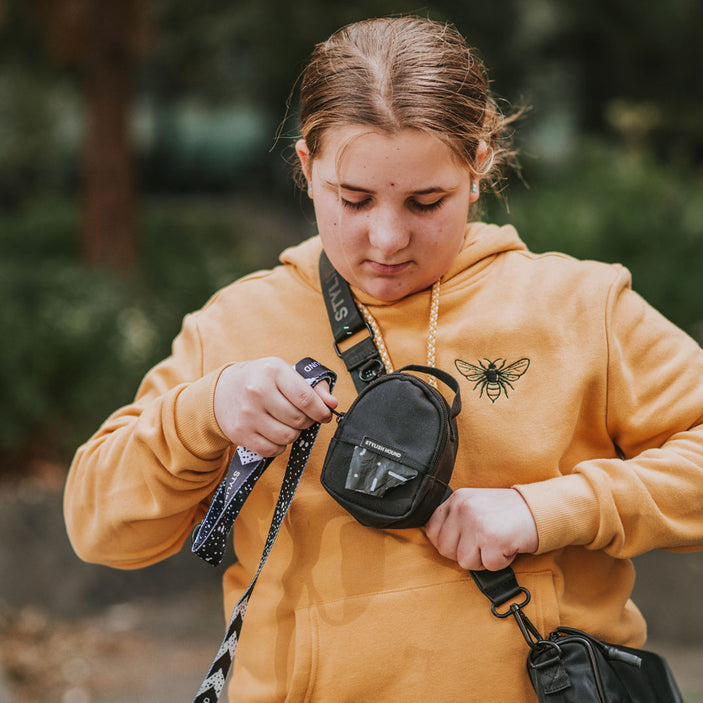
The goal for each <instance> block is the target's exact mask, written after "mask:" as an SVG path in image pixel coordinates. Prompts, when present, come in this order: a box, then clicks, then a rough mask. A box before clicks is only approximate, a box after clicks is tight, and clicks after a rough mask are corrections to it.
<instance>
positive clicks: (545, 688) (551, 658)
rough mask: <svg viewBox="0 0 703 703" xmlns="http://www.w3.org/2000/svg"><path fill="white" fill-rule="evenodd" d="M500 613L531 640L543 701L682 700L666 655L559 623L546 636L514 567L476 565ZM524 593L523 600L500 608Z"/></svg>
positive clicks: (530, 659) (531, 664)
mask: <svg viewBox="0 0 703 703" xmlns="http://www.w3.org/2000/svg"><path fill="white" fill-rule="evenodd" d="M471 575H472V576H473V578H474V581H476V583H477V584H478V586H479V588H480V589H481V591H483V593H484V594H485V595H486V596H487V597H488V598H489V600H490V601H491V603H492V606H491V610H492V612H493V614H494V615H495V616H496V617H498V618H507V617H509V616H511V615H512V616H514V618H515V620H516V621H517V623H518V625H519V627H520V630H521V632H522V634H523V637H524V638H525V640H526V641H527V643H528V645H529V646H530V651H529V653H528V655H527V671H528V674H529V676H530V681H531V682H532V686H533V688H534V689H535V693H536V694H537V698H538V699H539V701H540V703H683V698H682V697H681V692H680V691H679V689H678V686H677V685H676V681H675V680H674V676H673V674H672V673H671V670H670V669H669V666H668V664H667V663H666V661H665V659H664V658H663V657H661V656H660V655H658V654H655V653H654V652H648V651H647V650H644V649H635V648H633V647H625V646H623V645H617V644H610V643H609V642H603V641H602V640H599V639H597V638H595V637H593V636H592V635H589V634H587V633H585V632H582V631H581V630H575V629H572V628H568V627H559V628H557V629H556V630H555V631H554V632H552V633H551V634H550V635H549V637H548V638H546V639H545V638H543V637H542V636H541V635H540V633H539V632H538V630H537V629H536V628H535V626H534V625H533V624H532V622H531V621H530V620H529V619H528V617H527V616H526V615H525V613H524V612H523V610H522V609H523V607H524V606H525V605H527V603H529V601H530V593H529V591H528V590H527V589H525V588H523V587H521V586H519V585H518V583H517V580H516V579H515V574H514V573H513V570H512V569H511V568H509V567H508V568H507V569H503V570H502V571H496V572H491V571H472V572H471ZM516 598H520V599H521V602H519V603H515V602H513V603H511V605H510V606H509V607H508V608H507V609H504V610H503V611H502V612H501V611H499V608H500V607H501V606H504V605H506V604H507V603H508V602H510V601H511V600H512V601H514V600H515V599H516Z"/></svg>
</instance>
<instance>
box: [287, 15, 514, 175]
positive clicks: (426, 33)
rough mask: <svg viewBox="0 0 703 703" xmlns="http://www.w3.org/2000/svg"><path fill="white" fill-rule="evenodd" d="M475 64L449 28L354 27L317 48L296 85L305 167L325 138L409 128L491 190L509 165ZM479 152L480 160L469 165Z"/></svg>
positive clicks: (419, 23) (405, 21) (396, 22)
mask: <svg viewBox="0 0 703 703" xmlns="http://www.w3.org/2000/svg"><path fill="white" fill-rule="evenodd" d="M516 116H517V115H513V116H508V117H506V116H504V115H503V114H502V113H501V111H500V109H499V108H498V105H497V103H496V100H495V99H494V98H493V97H492V96H491V94H490V90H489V85H488V79H487V76H486V71H485V67H484V64H483V62H482V61H481V59H480V58H479V56H478V55H477V52H476V51H475V50H474V49H472V48H471V47H469V46H468V45H467V43H466V41H465V39H464V38H463V37H462V36H461V34H460V33H459V32H458V31H457V30H456V29H455V28H454V27H452V26H450V25H446V24H441V23H439V22H435V21H432V20H429V19H424V18H420V17H392V18H382V19H371V20H365V21H362V22H356V23H354V24H351V25H349V26H347V27H344V28H342V29H340V30H339V31H337V32H336V33H335V34H333V35H332V36H331V37H330V38H329V39H328V40H327V41H324V42H322V43H320V44H318V45H317V46H316V47H315V49H314V51H313V53H312V55H311V57H310V60H309V63H308V65H307V68H306V69H305V70H304V71H303V74H302V76H301V83H300V122H301V131H302V136H303V138H304V139H305V143H306V145H307V147H308V150H309V152H310V156H311V159H314V158H315V156H316V155H318V154H319V153H320V149H321V147H322V141H323V138H324V134H325V131H326V130H327V129H329V128H330V127H337V126H344V125H352V124H358V125H368V126H370V127H372V128H374V129H377V130H380V131H382V132H385V133H388V134H394V133H396V132H398V131H399V130H401V129H406V128H415V129H420V130H423V131H425V132H428V133H430V134H432V135H433V136H435V137H437V138H439V139H441V140H442V141H444V142H445V143H446V144H447V145H448V146H449V147H450V148H451V149H452V150H453V151H454V153H455V154H456V155H457V156H458V157H459V159H460V160H461V161H462V162H463V163H464V164H465V165H466V166H467V168H468V169H469V170H470V171H471V173H472V174H473V175H474V176H476V177H479V178H482V179H484V180H485V182H486V183H488V185H489V186H492V187H494V188H496V186H497V184H498V183H499V182H500V181H501V180H502V177H503V167H504V166H506V165H516V159H515V156H516V153H515V151H513V150H512V148H511V145H510V134H509V130H508V129H507V126H508V124H509V123H510V122H512V121H513V120H514V119H515V117H516ZM481 144H485V147H486V157H485V158H484V159H483V160H482V161H481V163H477V158H476V156H477V151H478V149H479V146H480V145H481Z"/></svg>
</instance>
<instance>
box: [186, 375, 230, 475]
mask: <svg viewBox="0 0 703 703" xmlns="http://www.w3.org/2000/svg"><path fill="white" fill-rule="evenodd" d="M227 366H230V364H227V365H226V366H223V367H222V368H220V369H218V370H217V371H212V372H211V373H209V374H206V375H205V376H203V377H202V378H200V379H198V380H197V381H194V382H193V383H189V384H188V385H186V386H184V387H183V389H182V390H181V392H180V393H179V394H178V398H177V399H176V408H175V426H176V432H177V434H178V437H179V439H180V441H181V443H182V444H183V446H184V447H185V448H186V449H187V450H188V451H189V452H190V453H191V454H193V455H195V456H196V457H198V458H199V459H202V460H204V461H211V460H213V459H217V458H219V457H220V456H221V455H222V452H223V451H224V450H225V449H226V448H227V447H228V446H229V445H230V444H231V443H232V442H231V441H230V440H229V438H228V437H227V436H226V435H225V434H224V433H223V432H222V430H221V429H220V426H219V424H218V423H217V419H216V418H215V387H216V386H217V381H218V380H219V378H220V375H221V374H222V372H223V371H224V370H225V369H226V368H227Z"/></svg>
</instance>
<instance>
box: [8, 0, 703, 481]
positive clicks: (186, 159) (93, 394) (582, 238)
mask: <svg viewBox="0 0 703 703" xmlns="http://www.w3.org/2000/svg"><path fill="white" fill-rule="evenodd" d="M110 1H114V0H110ZM68 6H70V3H68V4H67V7H68ZM41 7H43V6H42V5H41V3H40V2H39V0H0V301H2V303H1V305H0V330H1V331H2V342H0V473H2V472H4V471H7V470H8V469H10V468H12V467H13V466H14V465H17V466H21V465H22V462H23V461H24V459H26V457H27V456H29V455H48V456H53V457H58V458H59V459H61V460H66V459H68V458H69V457H70V454H71V453H72V451H73V449H74V448H75V446H76V445H77V444H78V443H79V442H80V441H82V440H83V439H85V438H86V437H87V436H88V435H89V434H90V433H91V432H92V431H94V430H95V429H96V427H97V425H98V424H99V422H101V421H102V420H103V419H104V418H105V417H106V415H107V414H108V413H109V412H110V411H112V410H113V409H115V408H116V407H118V406H119V405H120V404H121V403H123V402H126V401H128V400H129V399H130V398H131V397H132V396H133V395H134V392H135V391H136V388H137V385H138V383H139V380H140V378H141V377H142V375H143V373H144V372H145V371H146V370H147V369H148V368H149V367H150V366H151V365H152V364H154V363H155V362H157V361H158V360H159V359H161V358H163V356H164V355H166V354H168V351H169V345H170V342H171V340H172V338H173V336H174V335H175V334H176V333H177V331H178V329H179V326H180V324H181V320H182V317H183V315H184V314H185V313H187V312H188V311H190V310H193V309H195V308H198V307H199V306H201V305H202V304H203V303H204V302H205V301H206V300H207V298H208V297H209V296H210V295H211V294H212V293H213V292H214V291H215V290H216V289H217V288H219V287H220V286H222V285H224V284H226V283H227V282H228V281H230V280H233V279H235V278H237V277H238V276H240V275H242V274H243V273H246V272H248V271H250V270H252V269H256V268H259V267H263V266H270V265H272V264H273V263H274V262H275V260H276V253H277V252H278V251H280V249H282V248H283V247H284V246H286V245H288V244H292V243H294V242H295V241H298V240H300V239H301V238H302V237H304V236H306V235H307V234H309V233H310V232H311V231H312V225H311V224H310V213H309V209H308V204H307V202H306V199H305V198H303V197H297V196H295V195H294V194H293V189H292V186H291V179H290V168H289V166H288V165H287V164H286V159H285V157H286V156H288V155H290V145H291V137H293V136H294V135H295V134H296V132H297V125H296V124H295V118H294V116H295V100H294V99H293V101H292V104H291V105H290V111H288V112H287V107H286V100H287V99H288V96H289V91H290V89H291V86H292V85H293V84H294V82H295V80H296V78H297V76H298V74H299V72H300V70H301V68H302V66H303V64H304V61H305V58H306V56H307V55H308V54H309V52H310V50H311V48H312V46H313V45H314V44H315V43H316V42H318V41H321V40H323V39H325V38H326V37H327V36H328V35H329V33H330V32H332V31H333V30H334V29H336V28H338V27H339V26H341V25H343V24H346V23H348V22H353V21H356V20H359V19H362V18H365V17H372V16H379V15H384V14H389V13H402V12H417V13H420V14H426V15H429V16H431V17H434V18H436V19H447V20H450V21H452V22H454V23H455V24H456V25H457V26H458V27H459V29H460V30H461V31H462V32H464V33H465V34H466V35H467V37H468V38H469V41H470V42H473V43H475V44H476V45H477V46H478V47H479V48H480V50H481V53H482V55H483V56H484V58H485V59H486V63H487V65H488V67H489V69H490V72H491V75H492V77H493V79H494V87H495V89H496V92H497V93H498V94H499V95H505V96H509V97H510V98H511V100H512V101H513V102H516V103H524V104H528V105H532V106H534V107H533V109H532V110H531V111H529V112H528V113H527V115H526V117H525V118H524V119H523V121H522V124H521V125H520V126H519V130H518V135H519V136H520V141H519V143H520V145H521V146H522V150H523V159H522V161H523V167H524V183H523V182H522V181H521V180H520V179H518V178H515V179H513V182H512V184H511V187H510V188H509V190H508V192H507V203H508V205H509V210H507V211H506V208H505V204H504V202H503V201H501V200H500V199H495V200H491V199H490V198H487V199H486V201H487V206H486V212H485V217H486V218H487V219H490V220H493V221H497V222H512V223H514V224H515V225H516V226H517V227H518V230H519V231H520V233H521V234H522V236H523V237H524V239H525V240H526V241H527V243H528V245H529V246H530V247H531V248H532V249H534V250H536V251H546V250H560V251H565V252H567V253H570V254H573V255H575V256H577V257H581V258H594V259H600V260H604V261H611V262H616V261H617V262H621V263H623V264H625V265H626V266H628V268H630V270H631V271H632V273H633V280H634V287H635V289H636V290H638V291H640V292H641V293H642V294H643V295H644V296H645V297H646V298H647V299H648V300H649V301H650V302H651V303H653V304H654V305H655V306H656V307H658V308H659V309H660V310H661V311H662V312H663V313H664V314H666V315H667V316H668V317H670V318H671V319H672V320H673V321H674V322H676V323H677V324H679V325H680V326H682V327H683V328H684V329H686V330H687V331H689V332H690V333H691V334H693V335H694V336H696V338H697V339H698V340H699V341H701V340H703V306H702V305H701V296H700V278H701V277H700V268H701V263H702V262H703V169H702V165H703V81H701V80H700V76H701V71H702V70H703V42H701V41H700V28H701V26H703V3H700V2H699V1H698V0H670V1H669V2H667V3H665V4H662V3H660V2H658V1H657V0H641V2H639V3H637V4H636V5H635V4H633V3H631V2H629V0H591V1H590V2H581V1H580V0H579V1H577V2H573V3H564V2H561V1H560V0H531V2H530V3H526V2H521V1H520V0H493V2H491V3H486V2H466V1H461V2H460V1H459V0H435V1H434V2H432V3H431V5H429V6H427V7H423V8H418V6H416V5H414V4H412V3H410V2H406V0H359V2H355V3H351V4H350V3H338V4H334V3H333V4H330V3H327V2H323V0H298V1H297V2H296V3H290V2H283V0H241V2H237V3H232V2H230V1H229V0H208V2H205V3H200V4H194V3H192V2H191V0H164V1H163V2H158V3H157V2H153V3H149V4H148V8H149V27H148V32H147V41H146V43H147V50H146V52H145V54H144V56H143V59H142V61H141V64H140V67H139V71H138V75H136V76H135V85H136V91H135V102H134V105H133V131H134V147H135V158H136V167H137V177H138V183H139V192H140V204H139V212H138V216H137V221H138V228H139V248H140V249H139V265H138V267H137V269H136V270H135V271H134V272H132V273H131V274H129V275H127V276H118V275H116V274H115V273H111V272H109V271H106V270H99V269H91V268H89V267H87V266H85V265H84V264H83V263H81V259H82V257H81V251H80V244H79V231H80V227H81V220H80V163H81V151H82V139H83V129H84V114H85V106H84V103H83V96H82V84H81V78H80V73H79V71H78V69H77V68H76V66H75V65H68V64H66V63H62V62H61V60H58V59H57V58H56V56H55V55H54V54H52V50H51V47H50V46H49V45H48V44H47V42H46V28H45V27H44V29H42V21H38V20H41V12H40V8H41ZM286 114H288V120H287V121H286V122H285V123H284V124H283V125H282V127H281V137H282V138H281V139H280V140H278V141H277V140H276V134H277V131H278V127H279V125H280V124H281V120H283V119H284V116H286ZM282 157H284V158H282ZM525 183H526V184H527V187H526V186H525Z"/></svg>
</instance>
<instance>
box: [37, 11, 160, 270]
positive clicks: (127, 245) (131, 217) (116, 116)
mask: <svg viewBox="0 0 703 703" xmlns="http://www.w3.org/2000/svg"><path fill="white" fill-rule="evenodd" d="M147 5H148V3H147V2H146V0H39V2H38V6H37V9H38V19H39V20H40V22H41V24H43V25H44V28H45V31H46V32H47V35H48V39H49V46H50V48H51V50H52V53H53V54H54V58H55V59H56V60H57V61H59V62H61V63H69V64H72V65H75V66H78V67H79V70H80V72H81V75H82V77H83V80H84V91H85V92H84V94H85V105H86V123H85V141H84V150H83V169H82V170H83V231H82V250H83V257H84V259H85V260H86V261H87V262H89V263H91V264H98V265H103V266H109V267H111V268H116V269H121V270H128V269H130V268H131V267H132V266H133V265H134V263H135V261H136V258H137V245H136V242H137V237H136V231H135V228H136V213H135V209H136V194H135V177H134V164H133V155H132V143H131V130H130V114H131V105H132V94H133V79H134V74H135V70H136V67H137V60H138V58H139V57H140V55H141V54H143V52H144V47H145V45H146V41H145V34H146V7H147Z"/></svg>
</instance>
